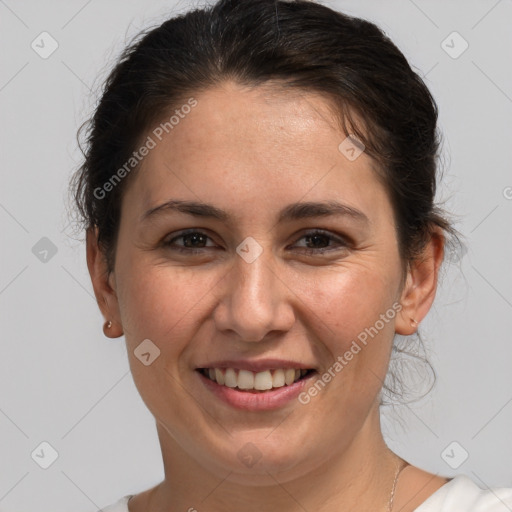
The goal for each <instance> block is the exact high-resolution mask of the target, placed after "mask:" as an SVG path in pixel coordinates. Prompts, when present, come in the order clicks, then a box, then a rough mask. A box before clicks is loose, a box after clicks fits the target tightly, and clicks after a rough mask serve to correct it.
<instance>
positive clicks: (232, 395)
mask: <svg viewBox="0 0 512 512" xmlns="http://www.w3.org/2000/svg"><path fill="white" fill-rule="evenodd" d="M197 374H198V375H199V377H200V379H201V381H202V383H203V384H204V386H205V387H206V388H207V389H208V390H209V391H211V392H212V393H213V394H214V395H215V396H216V397H218V398H220V399H221V400H222V401H224V402H225V403H227V404H229V405H231V406H232V407H236V408H237V409H242V410H245V411H270V410H273V409H279V408H280V407H283V406H284V405H286V404H287V403H289V402H291V401H292V400H294V399H296V398H297V397H298V396H299V395H300V393H301V391H302V389H303V388H304V386H306V384H307V383H308V381H309V380H310V379H312V378H314V377H315V375H316V372H313V373H311V374H309V375H307V376H306V377H305V378H303V379H301V380H298V381H297V382H294V383H293V384H290V385H289V386H286V385H285V386H282V387H280V388H276V389H272V390H269V391H263V392H258V393H252V392H250V391H241V390H239V389H237V388H229V387H227V386H221V385H220V384H217V382H215V381H213V380H210V379H208V378H207V377H205V376H204V375H203V374H202V373H201V372H199V371H197Z"/></svg>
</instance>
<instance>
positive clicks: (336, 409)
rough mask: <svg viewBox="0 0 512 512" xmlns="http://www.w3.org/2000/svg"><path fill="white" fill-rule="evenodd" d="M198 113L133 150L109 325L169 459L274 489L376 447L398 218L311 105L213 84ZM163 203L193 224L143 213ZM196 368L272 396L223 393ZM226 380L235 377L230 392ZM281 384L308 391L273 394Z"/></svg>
mask: <svg viewBox="0 0 512 512" xmlns="http://www.w3.org/2000/svg"><path fill="white" fill-rule="evenodd" d="M194 98H195V99H196V101H197V105H196V106H195V107H193V108H191V109H190V112H189V113H188V114H186V115H182V116H180V119H179V123H177V124H175V125H174V127H173V128H172V130H169V129H168V131H169V134H166V133H165V131H163V135H165V136H162V134H161V133H160V132H161V131H162V130H160V131H157V132H153V131H150V132H148V133H147V134H146V135H145V137H147V136H148V135H149V136H150V137H151V138H152V139H153V141H154V142H155V144H156V145H155V147H154V148H152V149H151V150H150V151H149V154H148V155H147V156H146V157H145V158H144V160H143V162H142V166H141V168H140V169H139V171H138V174H137V175H136V176H135V177H134V178H135V179H134V180H133V181H132V182H131V183H130V184H129V187H128V188H127V189H126V191H125V196H124V198H123V204H122V213H121V224H120V228H119V238H118V245H117V250H116V259H115V268H114V273H113V274H112V275H111V280H110V282H111V285H112V287H113V289H114V290H115V295H114V297H115V301H114V303H113V304H114V311H112V310H111V311H110V314H111V317H112V318H114V319H115V320H116V321H117V322H118V323H120V324H122V329H123V330H124V333H125V336H126V343H127V346H128V355H129V359H130V366H131V370H132V373H133V377H134V381H135V384H136V386H137V388H138V390H139V392H140V394H141V397H142V399H143V400H144V402H145V403H146V405H147V407H148V408H149V410H150V411H151V413H152V414H153V415H154V416H155V418H156V420H157V423H158V424H159V428H160V429H161V431H162V432H165V434H164V435H165V436H168V439H167V440H166V441H165V443H166V445H167V446H173V447H174V449H175V452H176V456H177V457H180V456H184V457H188V458H189V460H194V461H195V462H196V463H197V464H200V465H201V466H202V467H203V468H207V469H209V470H211V471H214V472H215V473H216V474H226V473H227V472H232V474H233V475H236V476H237V478H240V479H242V480H243V479H244V478H247V481H250V482H252V483H254V482H256V481H257V479H256V480H254V477H255V475H258V474H261V475H265V474H266V472H267V471H269V472H272V473H276V472H279V473H280V474H282V480H283V481H284V480H285V479H286V478H287V477H288V476H289V475H290V476H291V475H292V474H293V475H295V474H300V473H304V472H306V471H309V470H311V469H312V468H313V467H315V466H317V467H318V466H320V465H321V464H324V463H325V462H326V461H327V460H329V459H330V458H331V457H333V456H335V455H336V454H339V453H341V452H342V451H343V450H346V449H347V448H348V446H349V444H350V443H352V441H354V439H355V438H356V436H358V437H361V436H363V437H364V438H365V439H367V440H369V439H371V438H372V436H376V435H377V434H378V432H379V430H378V402H379V396H378V394H379V391H380V389H381V387H382V381H383V379H384V377H385V374H386V371H387V366H388V361H389V355H390V350H391V346H392V340H393V336H394V334H395V328H396V326H395V322H397V320H398V319H399V317H400V315H399V314H398V313H397V311H398V309H400V305H399V304H400V301H401V299H402V293H404V292H403V290H402V288H401V278H402V265H401V261H400V259H399V251H398V245H397V236H396V231H395V224H394V218H393V211H392V207H391V204H390V201H389V198H388V195H387V193H386V191H385V189H384V188H383V186H382V185H381V183H380V182H379V181H378V179H377V177H376V174H375V173H374V171H373V170H372V168H371V160H370V158H369V157H368V156H367V155H366V154H365V153H364V152H363V153H362V154H360V155H359V156H358V157H357V158H355V159H354V157H355V156H357V147H356V148H355V149H354V151H351V150H350V147H348V150H347V146H346V144H347V141H345V143H344V144H342V146H341V150H340V148H339V146H340V144H341V143H343V141H344V139H345V135H343V134H342V133H341V131H340V130H339V129H338V128H337V125H336V123H335V121H334V119H333V117H332V115H331V114H330V111H329V109H328V104H327V103H326V101H325V100H324V99H323V98H322V97H321V96H317V95H315V94H310V93H304V94H302V95H301V96H299V95H298V93H295V94H292V93H291V92H289V91H288V92H281V91H279V90H277V89H270V88H264V87H258V88H254V89H246V88H242V87H240V86H238V85H235V84H233V83H226V84H224V85H223V86H222V87H219V88H215V89H210V90H208V91H206V92H203V93H201V94H198V95H195V96H194ZM185 110H186V111H188V110H189V109H185ZM181 112H183V111H181ZM155 133H159V134H160V138H161V139H162V140H159V137H157V136H155ZM145 137H144V138H143V140H146V139H145ZM151 145H152V144H151ZM170 201H182V202H184V203H185V202H194V203H200V204H201V205H203V206H201V207H200V208H199V207H197V205H196V206H195V207H190V208H188V207H187V206H186V205H183V206H182V208H181V211H180V210H178V209H176V208H172V207H170V206H169V207H167V208H166V207H162V208H159V209H157V210H155V208H157V207H159V206H161V205H163V204H166V203H169V202H170ZM310 203H315V204H316V203H321V204H322V205H324V206H323V207H319V206H318V205H317V206H312V204H310ZM334 203H336V204H337V205H338V208H337V209H336V208H333V206H334ZM304 204H305V205H306V206H305V207H304V208H301V207H300V205H304ZM205 205H208V207H206V206H205ZM330 209H333V211H332V212H331V213H329V214H327V212H328V211H330ZM148 212H152V213H148ZM187 212H188V213H187ZM322 212H323V213H324V214H322ZM185 231H188V232H189V234H188V235H186V236H184V237H183V234H184V232H185ZM315 232H318V233H317V234H316V235H315ZM190 233H196V234H195V235H194V234H190ZM110 304H112V303H110ZM402 314H403V313H402ZM398 321H399V320H398ZM363 333H366V337H365V335H364V334H363ZM370 333H371V334H370ZM363 339H365V341H366V343H363V341H362V340H363ZM144 340H150V342H148V341H144ZM143 342H144V344H143V345H141V343H143ZM354 343H355V344H354ZM155 347H157V348H158V349H156V348H155ZM356 347H359V350H357V348H356ZM157 350H159V355H158V356H157V357H156V358H155V356H156V355H157ZM347 351H349V352H351V353H352V357H351V358H350V356H349V355H347V356H346V357H345V354H346V353H347ZM142 354H145V355H142ZM336 361H338V363H339V364H338V365H336V364H335V363H336ZM341 361H343V363H342V362H341ZM340 365H341V369H340ZM208 368H212V369H213V368H218V369H219V370H220V373H221V374H222V376H223V377H224V379H225V381H227V380H229V381H230V385H233V383H234V382H236V385H239V386H240V387H249V388H250V387H251V385H252V383H251V379H252V378H254V377H255V375H256V374H261V375H258V376H256V381H257V383H258V386H259V387H266V386H268V385H270V384H269V382H270V383H271V384H275V385H276V388H275V389H273V390H270V391H257V392H255V391H254V390H252V391H251V390H239V389H234V388H232V387H229V386H226V383H227V382H225V384H224V385H221V384H219V383H217V382H214V381H212V380H210V379H209V378H208V377H206V376H205V375H203V374H202V373H201V371H200V370H199V369H208ZM227 368H231V369H233V370H235V373H234V375H235V378H236V377H237V372H238V370H239V369H245V370H247V371H245V372H242V375H238V379H239V380H236V381H234V382H233V381H232V379H233V372H232V371H231V370H227ZM251 369H252V370H253V371H252V372H251V371H249V370H251ZM287 369H288V370H290V369H311V370H314V373H313V374H309V375H307V376H306V377H307V378H305V379H304V380H302V381H298V383H296V384H293V385H292V384H290V385H287V384H286V383H285V384H284V386H283V385H282V384H283V379H284V378H286V375H287V373H288V378H290V371H288V372H286V371H285V370H287ZM266 370H270V374H269V373H268V372H266ZM225 372H229V374H230V376H229V377H228V376H227V375H226V374H225ZM205 373H208V370H206V372H205ZM214 373H215V372H214ZM292 375H293V372H292ZM322 375H324V381H322ZM325 375H327V377H325ZM329 375H330V376H331V378H330V379H329ZM222 376H220V377H219V378H220V380H221V381H222ZM293 376H294V375H293ZM269 378H272V379H273V380H272V381H269ZM319 381H322V382H323V385H322V383H319ZM326 381H328V382H326ZM315 383H317V385H316V388H315V389H316V393H315V392H314V391H311V392H310V391H308V389H310V388H312V387H314V384H315ZM260 385H261V386H260ZM161 435H162V434H161ZM178 452H179V453H180V454H181V455H178ZM247 475H252V477H249V476H247ZM249 479H250V480H249Z"/></svg>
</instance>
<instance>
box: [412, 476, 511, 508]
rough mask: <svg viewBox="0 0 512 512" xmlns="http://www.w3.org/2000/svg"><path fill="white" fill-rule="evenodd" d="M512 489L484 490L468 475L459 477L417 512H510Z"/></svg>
mask: <svg viewBox="0 0 512 512" xmlns="http://www.w3.org/2000/svg"><path fill="white" fill-rule="evenodd" d="M511 510H512V488H508V487H507V488H504V487H493V488H489V489H482V488H481V487H479V486H478V485H477V484H476V483H475V482H473V480H471V478H469V477H468V476H467V475H457V476H456V477H454V478H452V479H451V480H450V481H448V483H446V484H445V485H443V486H442V487H440V488H439V489H438V490H437V491H436V492H435V493H434V494H432V495H431V496H430V497H429V498H428V499H427V500H426V501H425V502H424V503H422V504H421V505H420V506H419V507H418V508H416V510H415V512H453V511H460V512H510V511H511Z"/></svg>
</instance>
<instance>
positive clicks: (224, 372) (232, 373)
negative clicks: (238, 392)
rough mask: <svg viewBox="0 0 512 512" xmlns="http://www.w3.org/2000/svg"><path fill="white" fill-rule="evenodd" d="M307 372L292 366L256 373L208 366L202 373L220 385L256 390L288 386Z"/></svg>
mask: <svg viewBox="0 0 512 512" xmlns="http://www.w3.org/2000/svg"><path fill="white" fill-rule="evenodd" d="M307 373H308V370H296V369H294V368H286V369H281V368H279V369H277V370H265V371H263V372H258V373H255V372H250V371H248V370H236V369H234V368H208V369H205V370H204V375H207V376H208V377H209V378H210V380H213V381H215V382H217V384H220V385H221V386H227V387H228V388H238V389H244V390H256V391H266V390H269V389H273V388H281V387H283V386H285V385H286V386H290V385H291V384H293V383H294V382H295V381H297V380H299V379H300V378H301V377H304V375H306V374H307Z"/></svg>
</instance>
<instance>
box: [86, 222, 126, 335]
mask: <svg viewBox="0 0 512 512" xmlns="http://www.w3.org/2000/svg"><path fill="white" fill-rule="evenodd" d="M86 245H87V267H88V269H89V274H90V276H91V281H92V286H93V289H94V295H95V296H96V301H97V303H98V306H99V308H100V310H101V312H102V314H103V316H104V317H105V319H106V321H105V323H104V325H103V333H104V334H105V336H107V337H109V338H118V337H119V336H122V335H123V329H122V325H121V321H120V314H119V304H118V300H117V295H116V290H115V288H114V287H113V286H112V282H114V284H115V279H114V276H113V273H112V272H109V271H108V265H107V261H106V257H105V255H104V254H103V251H102V250H101V249H100V247H99V245H98V236H97V228H91V229H89V230H87V234H86Z"/></svg>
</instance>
